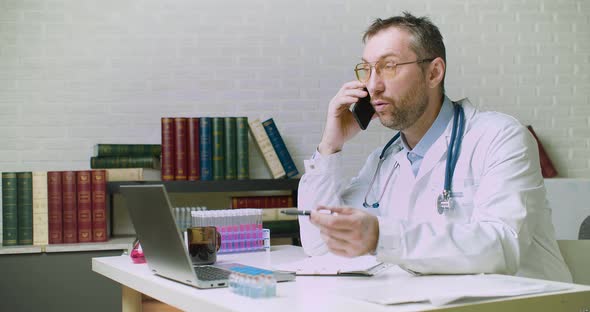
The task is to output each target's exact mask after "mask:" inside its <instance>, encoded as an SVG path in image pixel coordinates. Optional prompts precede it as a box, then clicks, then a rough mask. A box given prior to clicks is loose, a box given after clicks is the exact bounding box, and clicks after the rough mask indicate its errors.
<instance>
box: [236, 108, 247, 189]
mask: <svg viewBox="0 0 590 312" xmlns="http://www.w3.org/2000/svg"><path fill="white" fill-rule="evenodd" d="M249 153H250V152H249V144H248V117H237V118H236V155H237V159H236V167H237V171H238V180H247V179H249V178H250V159H249Z"/></svg>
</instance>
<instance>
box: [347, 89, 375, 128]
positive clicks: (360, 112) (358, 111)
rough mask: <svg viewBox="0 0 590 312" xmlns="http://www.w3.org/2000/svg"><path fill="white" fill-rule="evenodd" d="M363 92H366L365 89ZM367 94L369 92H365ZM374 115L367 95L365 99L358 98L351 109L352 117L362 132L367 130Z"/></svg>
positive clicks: (369, 97)
mask: <svg viewBox="0 0 590 312" xmlns="http://www.w3.org/2000/svg"><path fill="white" fill-rule="evenodd" d="M365 91H367V89H365ZM367 93H369V92H368V91H367ZM374 114H375V109H374V108H373V105H372V104H371V96H370V95H368V94H367V96H366V97H364V98H360V99H359V100H358V102H356V103H355V104H354V106H353V107H352V115H353V116H354V119H355V120H356V122H357V123H358V124H359V126H360V127H361V129H363V130H365V129H367V126H369V123H370V122H371V119H372V118H373V115H374Z"/></svg>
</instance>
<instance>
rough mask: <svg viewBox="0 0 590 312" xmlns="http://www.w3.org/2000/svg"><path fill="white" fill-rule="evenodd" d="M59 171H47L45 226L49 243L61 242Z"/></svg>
mask: <svg viewBox="0 0 590 312" xmlns="http://www.w3.org/2000/svg"><path fill="white" fill-rule="evenodd" d="M61 193H62V192H61V173H60V172H59V171H48V172H47V227H48V232H49V233H48V235H49V244H63V242H64V237H63V226H62V210H61V209H62V207H61V206H62V200H61Z"/></svg>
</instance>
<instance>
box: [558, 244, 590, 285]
mask: <svg viewBox="0 0 590 312" xmlns="http://www.w3.org/2000/svg"><path fill="white" fill-rule="evenodd" d="M557 244H558V245H559V250H560V251H561V255H562V256H563V259H564V260H565V263H566V264H567V266H568V268H569V269H570V272H571V273H572V277H573V280H574V283H576V284H584V285H590V240H558V241H557Z"/></svg>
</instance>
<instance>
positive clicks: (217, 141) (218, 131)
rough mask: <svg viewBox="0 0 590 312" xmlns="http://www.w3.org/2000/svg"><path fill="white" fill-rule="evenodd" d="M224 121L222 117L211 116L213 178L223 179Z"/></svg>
mask: <svg viewBox="0 0 590 312" xmlns="http://www.w3.org/2000/svg"><path fill="white" fill-rule="evenodd" d="M224 124H225V122H224V120H223V117H213V127H212V128H213V129H212V131H213V132H212V136H211V139H212V148H213V180H224V179H225V159H224V154H225V152H224V150H225V144H224V142H223V141H224V139H225V135H224V132H225V125H224Z"/></svg>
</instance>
